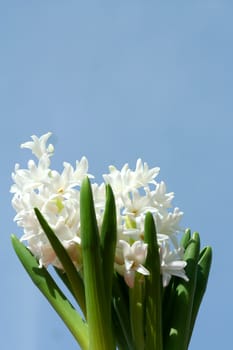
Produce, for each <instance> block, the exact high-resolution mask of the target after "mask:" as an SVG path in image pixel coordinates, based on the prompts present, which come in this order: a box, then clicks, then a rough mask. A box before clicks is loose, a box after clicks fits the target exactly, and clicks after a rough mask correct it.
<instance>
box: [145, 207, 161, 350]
mask: <svg viewBox="0 0 233 350" xmlns="http://www.w3.org/2000/svg"><path fill="white" fill-rule="evenodd" d="M144 241H145V243H148V252H147V259H146V263H145V266H146V268H147V269H148V270H149V271H150V275H149V276H147V277H146V292H145V293H146V294H145V303H146V328H145V329H146V345H145V348H146V349H156V350H162V349H163V340H162V306H161V304H162V297H161V290H162V282H161V274H160V257H159V248H158V242H157V233H156V227H155V223H154V218H153V216H152V214H151V213H147V214H146V219H145V238H144Z"/></svg>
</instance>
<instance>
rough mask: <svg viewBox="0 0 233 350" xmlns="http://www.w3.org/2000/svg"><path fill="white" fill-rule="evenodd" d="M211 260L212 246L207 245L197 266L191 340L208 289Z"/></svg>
mask: <svg viewBox="0 0 233 350" xmlns="http://www.w3.org/2000/svg"><path fill="white" fill-rule="evenodd" d="M211 262H212V249H211V247H205V248H204V249H202V251H201V253H200V255H199V261H198V266H197V281H196V289H195V293H194V300H193V309H192V316H191V325H190V335H189V341H190V339H191V335H192V331H193V328H194V324H195V321H196V318H197V314H198V311H199V308H200V305H201V302H202V299H203V296H204V294H205V291H206V287H207V283H208V278H209V272H210V267H211Z"/></svg>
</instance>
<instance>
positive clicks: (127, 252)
mask: <svg viewBox="0 0 233 350" xmlns="http://www.w3.org/2000/svg"><path fill="white" fill-rule="evenodd" d="M118 244H119V246H118V256H117V257H116V268H117V269H118V271H119V273H121V274H122V275H123V276H124V279H125V282H126V284H127V285H128V286H129V287H130V288H132V287H133V286H134V277H135V272H136V271H137V272H138V273H141V274H142V275H145V276H146V275H149V274H150V273H149V271H148V270H147V269H146V268H145V266H143V264H144V263H145V260H146V256H147V244H146V243H144V242H142V241H136V242H134V243H133V244H132V246H131V245H130V244H129V243H128V242H126V241H124V240H119V242H118Z"/></svg>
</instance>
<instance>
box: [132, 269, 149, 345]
mask: <svg viewBox="0 0 233 350" xmlns="http://www.w3.org/2000/svg"><path fill="white" fill-rule="evenodd" d="M144 284H145V281H144V278H143V280H142V279H141V275H140V274H138V273H136V274H135V279H134V287H133V288H130V289H129V300H130V321H131V329H132V335H133V342H134V349H135V350H142V349H144V346H145V344H144V322H145V320H144V302H145V300H144V299H145V293H144V292H145V288H144V287H145V286H144Z"/></svg>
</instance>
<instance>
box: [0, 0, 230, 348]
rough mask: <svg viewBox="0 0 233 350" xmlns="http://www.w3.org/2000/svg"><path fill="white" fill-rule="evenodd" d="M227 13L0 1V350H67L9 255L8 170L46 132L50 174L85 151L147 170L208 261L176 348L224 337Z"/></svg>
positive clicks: (170, 5) (67, 338)
mask: <svg viewBox="0 0 233 350" xmlns="http://www.w3.org/2000/svg"><path fill="white" fill-rule="evenodd" d="M232 14H233V4H232V2H231V1H227V0H225V1H224V0H221V1H220V0H219V1H218V0H212V1H211V0H202V1H152V0H151V1H150V0H144V1H137V0H132V1H130V0H117V1H116V0H115V1H109V0H108V1H77V0H76V1H74V0H73V1H60V0H57V1H43V0H41V1H17V0H15V1H14V0H12V1H11V0H9V1H2V2H1V4H0V116H1V137H0V143H1V144H0V147H1V173H0V178H1V181H0V186H1V187H0V190H1V236H0V266H1V276H2V277H1V287H0V310H1V314H0V324H1V327H0V332H1V338H0V339H1V346H2V347H3V348H4V349H17V350H29V349H30V350H39V349H56V350H62V349H69V350H72V349H77V345H76V343H75V341H74V340H73V338H72V336H71V335H70V334H69V332H68V330H66V328H65V326H64V325H63V323H62V321H61V320H60V319H59V317H58V316H57V315H56V314H55V312H54V311H53V310H52V309H51V307H50V305H49V304H48V303H47V301H46V300H45V299H44V297H43V296H42V295H41V294H40V292H39V291H38V290H37V289H36V287H35V286H34V285H33V284H32V283H31V281H30V279H29V277H28V276H27V274H26V272H25V271H24V270H23V268H22V266H21V264H20V263H19V261H18V260H17V258H16V256H15V254H14V252H13V249H12V248H11V243H10V234H11V233H16V234H17V235H18V236H20V235H21V234H22V232H21V230H20V229H19V228H17V226H16V224H15V223H14V222H13V217H14V215H15V213H14V211H13V209H12V208H11V194H10V193H9V188H10V186H11V183H12V180H11V172H12V171H13V169H14V164H15V163H16V162H18V163H20V164H21V165H22V166H23V167H26V164H27V160H28V159H29V158H31V153H30V152H28V151H27V150H21V149H20V148H19V145H20V144H21V143H22V142H25V141H28V140H29V139H30V136H31V135H33V134H36V135H41V134H43V133H46V132H47V131H52V132H53V137H52V139H51V141H52V142H53V144H54V145H55V156H54V157H53V159H52V162H53V163H52V165H53V167H54V168H56V169H58V170H61V168H62V162H63V161H68V162H70V163H72V164H75V160H76V159H80V158H81V156H83V155H86V156H87V157H88V159H89V164H90V172H91V173H93V174H95V175H96V178H97V180H98V181H101V175H102V174H103V173H106V172H107V166H108V165H109V164H115V165H116V166H119V167H121V166H122V165H123V164H124V163H126V162H129V164H130V166H131V167H132V168H133V167H134V166H135V162H136V160H137V158H138V157H141V158H142V159H143V160H144V161H147V162H148V163H149V165H150V166H151V167H153V166H160V167H161V173H160V177H159V179H160V180H165V181H166V183H167V186H168V191H174V192H175V200H174V202H173V203H174V205H175V206H178V207H180V208H181V209H182V210H183V211H184V213H185V215H184V218H183V221H182V224H183V226H185V227H190V228H191V229H192V230H194V231H199V232H200V234H201V239H202V246H205V245H211V246H212V247H213V251H214V261H213V265H212V271H211V276H210V280H209V285H208V290H207V292H206V295H205V298H204V301H203V303H202V306H201V310H200V313H199V316H198V320H197V323H196V326H195V331H194V334H193V337H192V342H191V345H190V350H195V349H203V348H208V349H212V350H214V349H216V350H217V349H219V348H225V349H229V348H230V344H231V342H232V324H233V316H232V315H233V307H232V305H233V303H232V295H233V283H232V259H231V258H232V256H231V254H232V246H233V244H232V243H233V239H232V237H233V234H232V230H233V229H232V217H233V215H232V209H233V203H232V198H233V186H232V181H233V162H232V149H233V148H232V146H233V141H232V129H233V123H232V112H233V98H232V95H233V65H232V64H233V63H232V62H233V22H232Z"/></svg>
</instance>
